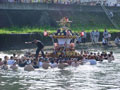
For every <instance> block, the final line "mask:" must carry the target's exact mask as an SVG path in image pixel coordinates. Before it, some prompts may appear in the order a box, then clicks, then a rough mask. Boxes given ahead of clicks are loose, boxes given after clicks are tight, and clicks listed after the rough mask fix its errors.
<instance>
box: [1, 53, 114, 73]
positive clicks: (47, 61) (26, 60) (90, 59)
mask: <svg viewBox="0 0 120 90" xmlns="http://www.w3.org/2000/svg"><path fill="white" fill-rule="evenodd" d="M103 60H107V61H108V62H112V61H113V60H114V56H113V52H112V51H111V52H108V53H106V52H96V53H93V52H89V51H81V52H80V55H79V57H78V58H68V57H66V58H62V57H58V58H52V57H51V58H49V57H39V58H38V59H36V58H35V57H34V56H33V55H32V54H31V53H30V52H27V53H25V54H24V56H20V55H16V54H13V55H12V56H10V57H8V56H4V58H3V59H2V58H0V68H1V69H3V70H9V69H12V70H14V71H16V70H18V68H19V67H22V68H24V70H25V71H33V70H35V69H38V68H41V67H42V68H43V69H48V68H56V67H57V68H59V69H64V68H65V67H68V66H73V67H77V66H79V65H84V64H88V63H89V64H90V65H96V64H97V62H96V61H99V62H102V61H103Z"/></svg>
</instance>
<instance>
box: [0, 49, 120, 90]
mask: <svg viewBox="0 0 120 90" xmlns="http://www.w3.org/2000/svg"><path fill="white" fill-rule="evenodd" d="M1 55H2V54H1ZM115 58H116V61H114V62H112V63H108V62H106V61H104V62H102V63H98V64H97V65H95V66H90V65H81V66H79V67H77V68H74V67H67V68H65V69H64V70H60V69H58V68H54V69H48V70H44V69H42V68H40V69H37V70H35V71H32V72H26V71H24V70H23V68H19V70H18V71H17V72H13V71H3V70H0V90H120V85H119V83H120V49H117V50H115Z"/></svg>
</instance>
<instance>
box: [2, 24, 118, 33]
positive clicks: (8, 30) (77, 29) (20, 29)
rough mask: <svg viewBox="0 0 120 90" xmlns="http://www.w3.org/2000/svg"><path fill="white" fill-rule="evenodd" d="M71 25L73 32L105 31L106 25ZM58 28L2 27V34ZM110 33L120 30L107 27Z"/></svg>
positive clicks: (51, 30)
mask: <svg viewBox="0 0 120 90" xmlns="http://www.w3.org/2000/svg"><path fill="white" fill-rule="evenodd" d="M73 26H74V28H73V27H71V29H72V31H73V32H81V31H82V30H85V31H86V32H91V31H92V30H99V31H100V32H103V31H104V28H105V26H102V25H101V27H102V28H100V26H99V27H97V26H96V27H91V26H80V25H79V27H78V26H77V25H73ZM57 29H58V27H56V28H53V27H50V26H47V27H45V26H44V27H11V28H0V34H25V33H43V32H44V30H47V31H48V32H50V33H53V32H55V31H56V30H57ZM107 29H108V31H109V32H110V33H114V32H120V30H117V29H114V28H107Z"/></svg>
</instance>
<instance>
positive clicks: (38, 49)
mask: <svg viewBox="0 0 120 90" xmlns="http://www.w3.org/2000/svg"><path fill="white" fill-rule="evenodd" d="M25 43H26V44H32V43H33V44H35V45H36V46H37V50H36V54H35V58H36V59H38V56H39V52H40V51H41V54H42V56H43V57H45V55H44V52H43V50H42V49H43V48H44V44H43V43H42V42H41V41H40V40H36V39H35V40H34V41H32V42H25Z"/></svg>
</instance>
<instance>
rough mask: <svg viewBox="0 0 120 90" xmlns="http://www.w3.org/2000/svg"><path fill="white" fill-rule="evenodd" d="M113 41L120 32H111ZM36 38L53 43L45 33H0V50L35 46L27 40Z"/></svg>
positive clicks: (47, 44) (87, 40) (45, 43)
mask: <svg viewBox="0 0 120 90" xmlns="http://www.w3.org/2000/svg"><path fill="white" fill-rule="evenodd" d="M111 36H112V37H111V41H114V39H115V38H116V37H117V36H120V32H116V33H111ZM102 38H103V33H102V32H101V33H100V40H99V41H102ZM34 39H38V40H41V41H42V42H43V43H44V45H45V46H51V45H53V43H52V39H51V38H50V37H44V36H43V33H34V34H33V33H31V34H0V50H1V51H3V50H20V49H25V48H33V47H35V46H34V45H32V44H30V45H26V44H25V42H27V41H33V40H34ZM90 41H91V40H90V34H89V33H87V39H86V42H90Z"/></svg>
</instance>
